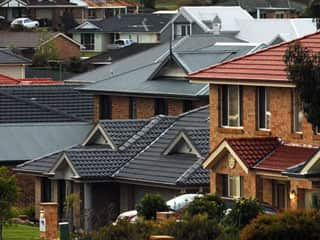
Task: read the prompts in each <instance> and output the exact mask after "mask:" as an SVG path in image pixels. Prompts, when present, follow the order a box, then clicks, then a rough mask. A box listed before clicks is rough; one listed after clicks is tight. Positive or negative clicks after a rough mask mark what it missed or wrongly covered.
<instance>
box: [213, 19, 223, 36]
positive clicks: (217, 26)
mask: <svg viewBox="0 0 320 240" xmlns="http://www.w3.org/2000/svg"><path fill="white" fill-rule="evenodd" d="M220 32H221V19H220V18H219V17H218V15H216V16H215V17H214V19H213V20H212V33H213V35H219V34H220Z"/></svg>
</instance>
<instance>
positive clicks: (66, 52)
mask: <svg viewBox="0 0 320 240" xmlns="http://www.w3.org/2000/svg"><path fill="white" fill-rule="evenodd" d="M48 44H52V45H53V46H54V47H55V48H56V51H57V54H58V57H59V59H69V58H71V57H76V58H79V57H80V47H79V45H77V44H75V43H73V42H71V41H69V40H67V39H66V38H64V37H62V36H59V37H56V38H54V39H53V40H52V41H50V42H49V43H48ZM45 47H46V45H44V46H43V47H42V48H45Z"/></svg>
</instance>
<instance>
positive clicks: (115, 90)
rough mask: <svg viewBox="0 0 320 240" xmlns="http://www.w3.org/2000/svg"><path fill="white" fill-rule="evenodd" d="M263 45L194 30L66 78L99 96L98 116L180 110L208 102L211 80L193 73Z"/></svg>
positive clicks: (150, 114) (135, 115) (144, 115)
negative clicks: (191, 77) (201, 80)
mask: <svg viewBox="0 0 320 240" xmlns="http://www.w3.org/2000/svg"><path fill="white" fill-rule="evenodd" d="M259 47H261V46H260V45H256V44H250V43H246V42H243V41H240V40H238V39H236V38H233V37H227V36H222V35H209V34H202V35H194V36H192V37H185V38H183V39H180V40H176V41H175V42H173V43H172V44H171V43H170V42H167V43H164V44H161V45H159V46H155V47H153V48H150V49H148V50H146V51H143V52H142V53H139V54H135V55H132V56H130V57H128V58H125V59H122V60H120V61H118V62H115V63H112V64H110V65H105V66H102V67H99V68H97V69H95V70H92V71H89V72H87V73H84V74H80V75H77V76H75V77H72V78H71V79H68V80H67V81H66V82H82V83H89V84H86V85H84V86H82V87H80V88H79V90H81V91H85V92H88V93H91V94H93V95H94V96H95V116H96V120H97V119H129V118H132V119H135V118H138V119H139V118H150V117H153V116H155V115H158V114H168V115H178V114H180V113H183V112H186V111H189V110H191V109H193V108H197V107H199V106H204V105H207V104H208V94H209V92H208V85H207V84H194V83H190V82H189V81H188V79H187V78H186V76H187V74H188V73H191V72H193V71H196V70H199V69H201V68H205V67H208V66H210V65H212V64H216V63H219V62H221V61H225V60H227V59H231V58H233V57H236V56H240V55H244V54H246V53H248V52H250V51H255V50H256V49H258V48H259Z"/></svg>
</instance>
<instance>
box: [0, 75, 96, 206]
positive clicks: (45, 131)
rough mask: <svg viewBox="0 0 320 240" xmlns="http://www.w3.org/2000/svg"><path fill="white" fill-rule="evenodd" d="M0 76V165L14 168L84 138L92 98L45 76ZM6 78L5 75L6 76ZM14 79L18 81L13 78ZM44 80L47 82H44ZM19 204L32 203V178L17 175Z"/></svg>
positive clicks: (89, 116) (28, 204) (88, 127)
mask: <svg viewBox="0 0 320 240" xmlns="http://www.w3.org/2000/svg"><path fill="white" fill-rule="evenodd" d="M3 80H5V79H4V76H3V75H1V76H0V82H1V86H0V135H1V136H2V137H1V139H0V151H1V153H0V166H7V167H9V168H11V169H12V168H14V167H15V166H16V165H17V164H21V163H23V162H25V161H28V160H32V159H34V158H36V157H39V156H42V155H46V154H49V153H52V152H55V151H58V150H59V151H60V150H61V149H64V148H67V147H71V146H73V145H74V144H77V143H78V142H79V141H81V139H83V138H84V137H85V136H86V134H87V133H88V131H89V130H90V128H91V127H92V119H93V98H92V97H91V96H90V95H87V94H84V93H79V92H78V91H75V90H74V89H73V87H74V86H66V85H62V84H60V83H56V82H53V81H50V82H49V81H48V80H46V79H42V80H40V79H27V80H26V79H23V80H20V79H19V80H17V79H12V78H10V79H9V80H10V84H9V85H8V82H7V84H2V83H4V82H3ZM6 80H8V78H6ZM13 80H17V81H19V83H18V84H17V83H14V85H12V81H13ZM44 82H46V83H44ZM17 181H18V185H19V187H20V188H21V189H22V191H21V195H20V198H19V199H20V200H19V203H18V204H19V206H30V204H34V194H33V193H34V189H35V188H34V179H33V177H31V176H22V175H19V176H18V177H17Z"/></svg>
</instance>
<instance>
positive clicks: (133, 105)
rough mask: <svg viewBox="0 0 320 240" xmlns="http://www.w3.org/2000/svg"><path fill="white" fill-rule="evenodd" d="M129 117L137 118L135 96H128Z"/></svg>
mask: <svg viewBox="0 0 320 240" xmlns="http://www.w3.org/2000/svg"><path fill="white" fill-rule="evenodd" d="M129 118H130V119H136V118H137V99H136V98H135V97H130V98H129Z"/></svg>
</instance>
